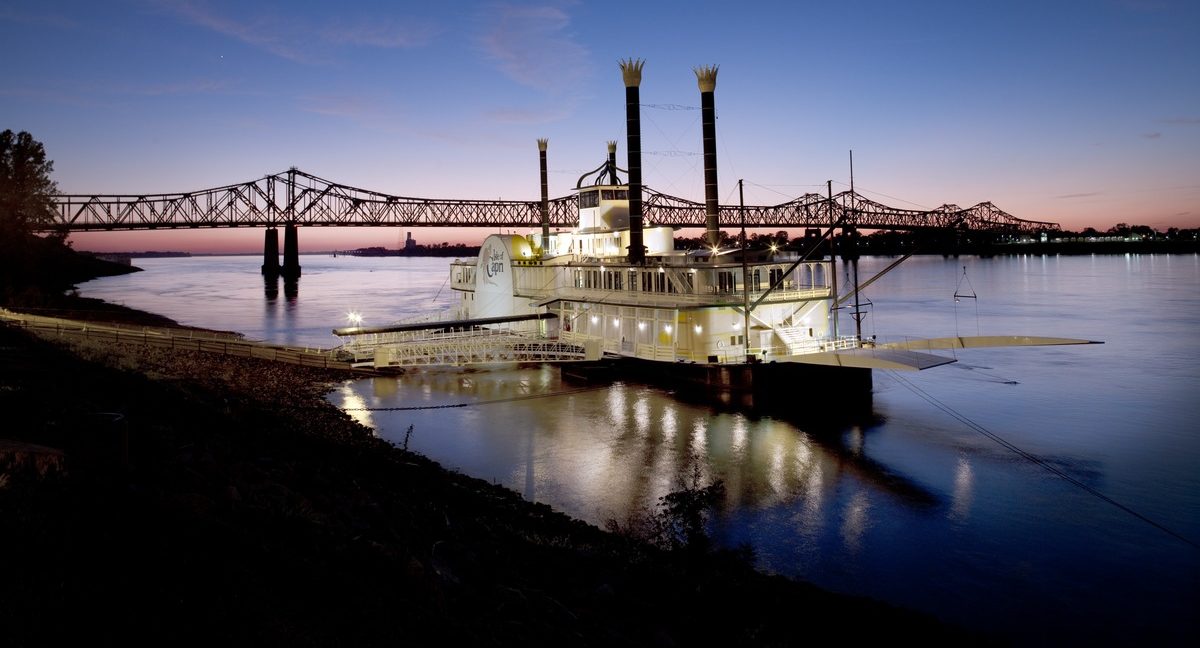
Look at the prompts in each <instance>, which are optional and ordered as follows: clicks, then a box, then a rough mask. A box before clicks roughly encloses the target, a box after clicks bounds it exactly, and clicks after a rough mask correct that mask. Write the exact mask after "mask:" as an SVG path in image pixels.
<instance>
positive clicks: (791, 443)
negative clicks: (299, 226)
mask: <svg viewBox="0 0 1200 648" xmlns="http://www.w3.org/2000/svg"><path fill="white" fill-rule="evenodd" d="M154 261H155V264H153V265H154V267H151V268H149V269H148V270H147V272H146V273H139V274H135V275H127V276H126V277H115V278H109V279H102V280H98V281H96V282H90V283H89V284H87V285H85V286H84V287H83V293H84V294H85V295H88V296H98V297H102V298H106V299H113V300H114V301H123V302H125V303H128V304H129V305H131V306H134V307H138V308H144V309H146V310H151V311H155V312H159V313H162V314H164V315H167V316H169V317H173V318H175V319H177V320H179V321H182V322H185V323H189V324H194V325H198V326H208V327H212V328H224V329H233V330H239V331H243V332H245V333H247V334H248V335H249V336H250V337H260V338H268V339H274V340H276V341H284V342H296V341H301V340H303V341H305V343H307V341H309V340H312V341H316V342H317V345H320V346H329V344H330V336H329V329H330V328H332V327H334V326H339V325H341V324H342V323H343V318H344V313H345V311H346V310H347V309H349V308H352V307H353V308H356V309H358V310H360V311H362V312H364V313H365V314H366V315H367V318H368V323H383V322H386V321H390V320H393V319H399V318H400V317H403V316H406V315H410V314H415V313H419V312H423V311H427V310H440V309H441V308H442V307H444V306H445V305H446V304H448V302H449V297H450V295H448V291H444V290H443V286H444V282H445V276H446V269H447V264H448V262H447V261H446V260H440V259H439V260H416V259H411V260H404V262H403V263H401V262H400V261H401V260H396V259H391V260H388V259H375V260H362V259H359V260H350V261H344V262H343V260H342V259H337V260H329V259H317V258H312V259H310V258H308V257H306V258H305V259H304V261H303V265H304V268H305V276H304V277H303V278H302V279H301V281H300V285H299V287H298V292H297V294H296V295H295V297H294V298H293V299H291V300H284V299H281V298H280V297H279V296H277V297H275V298H274V301H272V298H270V296H269V295H267V294H265V293H264V285H263V282H262V281H261V279H260V278H259V277H258V276H257V263H258V260H257V259H210V260H204V259H192V260H154ZM184 261H186V262H184ZM890 261H891V260H890V259H878V258H875V259H872V258H864V259H863V261H862V264H861V270H860V275H861V276H863V277H869V276H871V274H872V273H873V271H874V270H875V269H878V268H881V267H883V266H885V265H886V264H887V263H889V262H890ZM239 264H240V265H239ZM964 265H965V266H966V267H967V273H968V276H969V278H970V281H971V285H972V286H973V288H974V289H975V292H976V293H977V295H978V297H979V299H978V301H977V302H976V303H974V304H967V305H966V306H964V305H963V304H962V303H960V304H958V305H956V304H955V303H954V302H953V299H951V296H952V293H953V292H954V290H955V287H956V285H957V283H958V281H959V280H960V278H961V277H962V274H963V266H964ZM310 272H311V273H312V274H311V275H310ZM843 279H844V278H843ZM867 296H868V297H869V298H870V299H871V300H872V302H873V303H874V310H873V312H872V314H871V315H870V316H869V317H868V318H867V321H866V323H865V325H864V333H865V334H867V335H878V336H879V337H880V338H881V339H886V338H898V337H905V336H908V337H937V336H946V335H955V334H956V333H961V334H964V335H969V334H975V333H976V332H979V333H982V334H984V335H989V334H994V335H1002V334H1018V333H1019V334H1035V335H1049V336H1068V337H1081V338H1087V339H1095V340H1103V341H1105V344H1104V345H1102V346H1084V347H1047V348H1037V349H1020V348H1016V349H981V350H972V351H970V352H961V351H960V352H958V353H956V354H954V355H955V356H956V357H957V358H958V360H959V362H958V363H956V364H951V365H948V366H945V367H940V368H937V369H931V370H928V371H925V372H920V373H916V374H890V373H888V372H876V373H875V390H874V396H873V402H872V403H871V405H870V407H869V410H870V411H866V412H842V414H847V415H848V416H846V418H845V420H836V419H835V420H831V421H826V422H820V421H817V420H815V419H813V418H812V414H813V413H814V412H831V411H832V412H838V411H840V410H842V409H844V408H843V407H842V406H840V405H839V404H838V403H833V402H812V401H811V400H807V399H806V398H805V395H804V394H802V393H800V394H797V396H796V399H795V403H794V405H793V406H792V407H790V408H789V410H788V411H783V412H778V411H777V412H770V413H761V412H759V413H755V412H749V411H738V410H731V409H728V408H725V407H719V406H716V405H715V404H711V403H706V402H704V401H703V400H700V401H697V400H696V399H694V398H685V397H684V395H682V394H671V393H668V392H665V391H662V390H659V389H656V388H654V387H650V386H645V385H639V384H635V383H617V384H614V385H612V386H609V387H602V388H599V389H595V390H591V391H577V390H578V388H579V387H580V385H578V384H575V383H571V382H566V383H564V382H563V380H562V378H561V375H560V373H559V371H558V370H557V369H555V368H553V367H548V366H539V367H527V368H520V369H496V370H487V371H449V370H448V371H419V372H413V373H410V374H406V375H404V376H400V377H398V378H376V379H370V380H364V381H356V382H352V383H348V384H346V385H344V386H342V387H340V388H339V389H338V390H336V391H335V392H334V393H332V394H331V395H330V399H331V400H332V401H333V402H335V403H337V404H339V405H342V406H345V407H355V406H357V407H362V406H366V407H431V406H439V405H455V404H461V403H468V404H469V406H465V407H455V408H447V409H418V410H406V411H394V412H383V411H375V412H369V413H363V414H362V415H363V416H365V417H369V418H368V419H366V420H369V421H371V423H372V424H373V425H374V427H375V428H376V430H377V431H378V433H379V434H380V435H382V436H384V437H386V438H389V439H391V440H393V441H395V442H397V443H402V442H403V440H404V434H405V432H406V430H407V429H408V427H409V426H410V425H411V426H412V428H413V433H412V437H411V438H410V440H409V447H410V448H412V449H415V450H417V451H419V452H422V453H424V454H426V455H428V456H430V457H432V458H434V459H436V460H438V461H440V462H442V463H443V464H445V465H447V466H451V467H454V468H457V469H459V470H461V471H463V472H465V473H467V474H470V475H474V476H477V477H480V478H483V479H487V480H490V481H495V482H499V483H502V484H504V485H506V486H508V487H510V488H513V489H515V490H517V491H518V492H520V493H522V494H523V495H524V496H525V497H526V498H529V499H531V500H537V501H544V502H547V503H550V504H551V505H553V506H554V507H555V508H557V509H559V510H562V511H565V512H568V513H570V514H572V515H575V516H576V517H580V518H582V519H585V520H589V521H591V522H595V523H603V522H604V521H605V520H607V519H609V518H614V519H617V520H622V519H623V518H624V517H625V516H627V515H629V514H631V513H635V512H637V511H640V510H643V509H645V508H646V507H650V506H653V505H654V503H655V502H656V501H657V498H658V497H661V496H662V495H664V494H666V493H667V492H669V491H671V490H674V489H676V488H678V486H679V484H680V483H681V482H686V481H687V480H689V479H690V477H691V474H692V467H693V466H694V465H696V464H695V463H694V462H695V461H696V460H697V459H696V458H698V460H699V464H698V466H699V469H700V472H701V475H702V477H703V479H704V480H710V479H715V478H720V479H722V480H724V482H725V484H726V486H727V496H726V501H725V502H724V503H723V505H722V507H721V508H720V510H719V511H718V515H717V516H716V517H715V519H714V520H713V521H712V524H711V531H712V533H713V535H714V537H715V538H716V539H717V540H718V542H719V543H721V544H723V545H725V546H731V547H732V546H738V545H740V544H742V543H749V544H750V545H752V546H753V547H754V549H755V551H756V555H757V559H758V562H759V564H760V565H761V566H762V567H764V568H766V569H768V570H772V571H776V572H781V573H785V574H789V575H793V576H798V577H801V578H804V579H806V580H809V581H811V582H814V583H816V584H818V585H821V586H823V587H827V588H831V589H835V590H839V591H844V592H849V593H854V594H861V595H867V596H872V597H876V598H880V599H882V600H886V601H890V602H892V603H896V604H900V605H905V606H909V607H915V608H918V609H922V610H926V611H929V612H932V613H935V614H937V615H939V616H941V617H942V618H945V619H947V620H951V621H955V622H958V623H962V624H964V625H967V626H969V627H972V628H977V629H981V630H984V631H990V632H995V633H999V634H1002V635H1004V636H1008V637H1011V638H1014V639H1016V640H1018V641H1021V642H1023V643H1052V642H1055V643H1062V642H1065V643H1071V644H1078V643H1087V642H1099V643H1104V644H1111V643H1160V644H1161V643H1167V644H1186V643H1190V642H1192V640H1194V639H1195V638H1196V637H1197V621H1196V615H1195V610H1196V609H1200V594H1198V590H1200V585H1198V583H1200V558H1198V557H1197V550H1196V549H1195V548H1194V547H1191V546H1188V545H1186V544H1184V543H1182V542H1179V541H1178V540H1175V539H1174V538H1171V537H1170V536H1168V535H1166V534H1164V533H1162V532H1161V531H1160V530H1158V529H1156V528H1154V527H1152V526H1150V525H1148V524H1146V523H1145V522H1143V521H1141V520H1139V519H1136V518H1134V517H1133V516H1130V515H1129V514H1127V513H1125V512H1124V511H1121V510H1119V509H1117V508H1116V507H1113V506H1112V505H1111V504H1108V503H1106V502H1103V501H1100V500H1098V499H1097V498H1096V497H1094V496H1092V495H1090V494H1088V493H1086V492H1084V491H1083V490H1081V489H1080V488H1078V487H1077V486H1074V485H1072V484H1069V483H1067V482H1066V481H1064V480H1063V479H1061V478H1059V477H1057V476H1054V475H1052V474H1050V473H1049V472H1048V471H1046V470H1045V469H1044V468H1042V467H1040V466H1037V465H1034V464H1031V463H1030V462H1028V461H1026V460H1024V459H1022V458H1020V457H1019V456H1016V455H1014V454H1013V453H1012V452H1010V451H1009V450H1007V449H1005V448H1003V447H1001V446H999V445H997V444H996V443H995V442H993V441H991V440H989V439H987V438H986V437H984V436H983V435H982V434H980V433H979V432H978V431H976V430H974V429H972V428H971V427H969V426H968V425H966V424H964V423H963V420H968V421H971V422H972V423H974V424H976V425H978V426H980V427H982V428H983V429H986V430H987V431H990V432H992V433H994V434H997V435H999V436H1001V437H1003V438H1005V439H1007V440H1008V441H1010V442H1012V443H1013V444H1015V445H1017V446H1019V447H1020V448H1022V449H1024V450H1025V451H1027V452H1030V453H1032V454H1034V455H1036V456H1037V457H1038V458H1039V459H1041V460H1042V461H1044V462H1046V463H1048V464H1050V465H1052V466H1054V467H1055V468H1056V469H1058V470H1061V471H1063V472H1064V473H1066V474H1067V475H1069V476H1070V477H1071V478H1072V479H1075V480H1078V481H1079V482H1081V483H1083V484H1085V485H1087V486H1088V487H1090V488H1094V489H1096V490H1097V491H1099V492H1101V493H1103V494H1104V495H1106V496H1108V497H1111V498H1113V499H1115V500H1116V501H1118V502H1121V503H1122V504H1124V505H1126V506H1129V507H1130V508H1132V509H1134V510H1136V511H1138V512H1139V513H1140V514H1143V515H1145V516H1147V517H1149V518H1151V519H1153V520H1155V521H1157V522H1159V523H1161V524H1163V525H1165V526H1168V527H1170V528H1171V529H1172V530H1174V531H1176V532H1178V533H1181V534H1183V535H1185V536H1187V537H1189V538H1192V539H1196V538H1200V436H1198V435H1197V434H1196V425H1195V421H1197V420H1200V405H1198V404H1197V399H1196V398H1195V395H1196V394H1197V393H1200V362H1197V360H1198V359H1200V337H1197V335H1196V331H1197V330H1198V329H1200V258H1198V257H1196V256H1194V255H1192V256H1185V255H1178V256H1167V257H1148V256H1137V255H1130V256H1113V257H1016V258H995V259H977V258H961V259H943V258H941V257H924V258H913V259H910V260H909V261H907V262H906V263H905V265H904V266H902V267H901V268H900V269H898V270H896V271H894V272H892V273H890V274H888V275H887V276H885V277H884V278H883V279H881V280H880V281H879V282H877V283H876V284H874V285H873V286H872V289H871V290H870V291H868V293H867ZM538 396H541V397H538ZM927 397H928V398H927Z"/></svg>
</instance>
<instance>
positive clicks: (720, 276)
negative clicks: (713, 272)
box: [717, 270, 735, 293]
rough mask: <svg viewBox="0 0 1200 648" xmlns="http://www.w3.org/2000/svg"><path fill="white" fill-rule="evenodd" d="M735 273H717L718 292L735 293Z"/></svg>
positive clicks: (727, 271)
mask: <svg viewBox="0 0 1200 648" xmlns="http://www.w3.org/2000/svg"><path fill="white" fill-rule="evenodd" d="M734 289H735V288H734V283H733V271H731V270H722V271H720V272H718V273H717V290H718V291H719V292H723V293H731V292H733V291H734Z"/></svg>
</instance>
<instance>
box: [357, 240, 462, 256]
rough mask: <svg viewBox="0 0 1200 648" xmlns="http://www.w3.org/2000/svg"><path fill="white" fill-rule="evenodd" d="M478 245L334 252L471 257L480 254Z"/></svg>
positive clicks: (371, 254)
mask: <svg viewBox="0 0 1200 648" xmlns="http://www.w3.org/2000/svg"><path fill="white" fill-rule="evenodd" d="M479 247H480V246H478V245H464V244H462V243H455V244H449V243H442V244H441V245H420V244H417V245H412V246H408V247H404V248H400V249H399V250H389V249H388V248H384V247H365V248H357V249H354V250H338V251H336V252H334V254H344V255H346V256H369V257H381V256H434V257H469V256H476V255H478V254H479Z"/></svg>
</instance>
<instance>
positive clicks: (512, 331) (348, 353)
mask: <svg viewBox="0 0 1200 648" xmlns="http://www.w3.org/2000/svg"><path fill="white" fill-rule="evenodd" d="M555 317H556V316H555V315H554V314H553V313H536V314H530V315H517V316H510V317H489V318H478V319H449V320H442V321H434V322H419V323H411V324H410V323H405V324H394V325H390V326H380V327H362V326H352V327H345V328H339V329H334V331H333V334H334V335H336V336H338V337H340V338H342V340H343V343H342V346H341V347H339V354H340V355H342V356H344V357H347V358H348V359H349V361H350V362H351V364H352V365H353V366H355V367H371V368H375V369H388V368H396V369H399V368H404V367H434V366H451V367H461V366H466V365H486V364H517V363H523V362H581V361H587V360H598V359H600V356H601V354H602V345H601V341H600V340H599V339H596V340H572V341H571V342H566V341H563V340H560V339H558V338H557V337H554V336H550V335H547V334H546V333H545V330H546V327H545V326H544V325H543V322H544V321H545V320H549V319H553V318H555Z"/></svg>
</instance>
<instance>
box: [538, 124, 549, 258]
mask: <svg viewBox="0 0 1200 648" xmlns="http://www.w3.org/2000/svg"><path fill="white" fill-rule="evenodd" d="M537 143H538V161H539V163H540V164H541V168H542V205H541V211H542V249H543V250H545V249H547V248H549V247H550V182H549V181H548V180H547V178H546V146H547V145H549V144H550V140H548V139H546V138H544V137H543V138H540V139H539V140H538V141H537Z"/></svg>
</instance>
